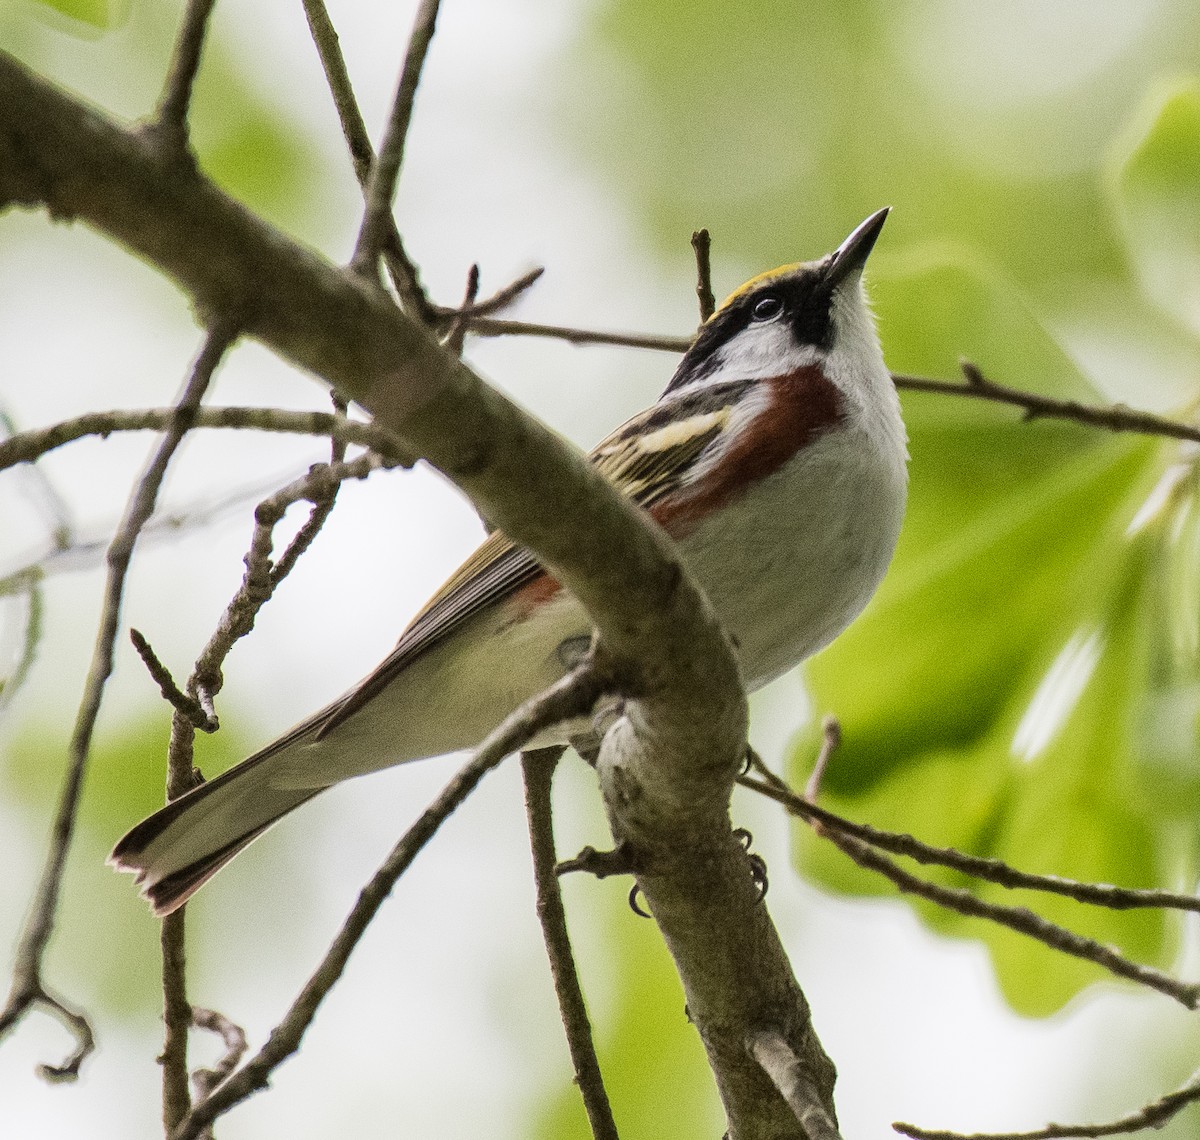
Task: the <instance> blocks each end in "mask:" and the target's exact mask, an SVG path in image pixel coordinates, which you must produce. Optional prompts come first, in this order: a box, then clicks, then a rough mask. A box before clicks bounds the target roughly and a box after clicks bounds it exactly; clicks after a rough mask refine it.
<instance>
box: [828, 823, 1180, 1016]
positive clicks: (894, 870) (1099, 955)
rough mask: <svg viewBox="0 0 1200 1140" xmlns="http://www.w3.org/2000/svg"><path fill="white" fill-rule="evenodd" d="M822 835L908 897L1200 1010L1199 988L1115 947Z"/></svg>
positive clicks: (857, 843)
mask: <svg viewBox="0 0 1200 1140" xmlns="http://www.w3.org/2000/svg"><path fill="white" fill-rule="evenodd" d="M822 830H823V833H824V835H825V836H826V838H828V839H829V840H830V841H831V842H833V843H835V844H836V845H837V846H838V847H840V848H841V849H842V850H843V851H844V852H845V853H846V854H847V855H849V856H850V858H851V859H853V860H854V862H856V863H857V864H858V865H859V866H860V867H866V868H867V869H868V870H871V871H877V872H878V873H879V874H881V875H883V876H884V877H885V878H887V879H890V880H891V881H892V882H893V883H894V884H895V885H896V887H897V888H898V889H899V890H901V891H903V892H905V893H909V894H915V895H918V896H919V897H921V898H924V899H928V900H929V901H930V902H934V903H937V904H938V905H939V906H943V907H946V908H947V909H948V910H953V911H956V912H957V913H959V914H963V915H967V916H968V917H971V918H984V919H987V920H988V921H989V922H994V923H996V924H998V925H999V926H1006V927H1008V928H1009V930H1015V931H1016V932H1017V933H1018V934H1025V935H1028V936H1029V937H1030V938H1033V939H1036V940H1037V941H1038V942H1041V943H1043V944H1044V945H1046V946H1049V947H1050V948H1051V949H1053V950H1059V951H1061V952H1062V953H1064V954H1070V955H1071V956H1072V957H1074V958H1082V959H1083V960H1084V961H1087V962H1094V963H1095V964H1096V965H1097V966H1100V967H1102V968H1103V969H1105V970H1108V971H1109V973H1112V974H1116V975H1117V976H1118V977H1121V978H1128V979H1129V980H1130V981H1133V982H1138V983H1139V984H1141V985H1143V986H1148V987H1149V988H1150V989H1154V990H1158V991H1159V993H1163V994H1166V995H1167V996H1168V997H1171V998H1174V999H1175V1000H1176V1001H1177V1002H1179V1003H1180V1005H1182V1006H1184V1007H1185V1008H1187V1009H1195V1008H1196V1007H1197V1006H1200V984H1197V983H1195V982H1181V981H1180V980H1179V979H1178V978H1173V977H1171V975H1170V974H1167V973H1164V972H1163V971H1162V970H1156V969H1155V968H1154V967H1153V966H1144V965H1142V964H1141V963H1139V962H1132V961H1130V960H1129V959H1128V958H1126V957H1125V956H1124V955H1123V954H1119V953H1118V952H1117V951H1116V950H1114V949H1113V948H1112V947H1111V946H1106V945H1104V943H1102V942H1097V941H1096V940H1095V939H1092V938H1084V937H1083V936H1082V935H1080V934H1076V933H1075V932H1074V931H1073V930H1067V929H1066V928H1065V927H1062V926H1059V925H1058V924H1057V923H1053V922H1050V921H1048V920H1047V919H1044V918H1042V917H1041V915H1038V914H1034V912H1033V911H1031V910H1029V909H1028V907H1023V906H1021V907H1018V906H1003V905H1001V904H999V903H989V902H984V901H983V900H982V899H980V898H977V897H976V896H975V895H973V894H972V893H971V892H970V891H968V890H965V889H963V888H961V887H943V886H938V885H936V884H934V883H930V882H927V881H926V880H924V879H921V878H918V877H917V876H916V875H912V874H909V872H907V871H905V870H903V869H902V868H901V867H898V866H897V865H896V864H895V863H893V862H892V861H891V860H890V859H888V858H887V857H886V856H884V855H881V854H879V852H878V851H876V850H875V849H874V848H872V847H871V846H870V845H869V844H867V843H864V842H862V840H860V839H854V838H853V837H852V836H849V835H843V834H841V833H839V832H837V831H835V830H833V829H832V828H830V829H822Z"/></svg>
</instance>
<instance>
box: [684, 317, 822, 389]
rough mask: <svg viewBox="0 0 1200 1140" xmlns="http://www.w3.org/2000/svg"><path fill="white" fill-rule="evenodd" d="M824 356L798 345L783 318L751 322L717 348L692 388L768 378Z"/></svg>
mask: <svg viewBox="0 0 1200 1140" xmlns="http://www.w3.org/2000/svg"><path fill="white" fill-rule="evenodd" d="M822 358H823V354H822V353H821V352H820V351H819V350H818V349H817V348H815V347H814V346H812V345H808V344H797V343H796V339H795V337H794V335H793V334H792V330H791V329H790V328H789V327H788V326H787V325H786V324H785V323H784V322H783V321H767V322H764V323H763V324H751V325H747V326H746V327H745V328H744V329H743V330H742V331H741V332H740V333H738V334H737V336H735V337H734V338H733V340H731V341H730V342H729V343H728V344H726V345H722V346H721V347H720V348H719V349H717V351H716V352H715V353H714V354H713V356H712V361H711V364H710V367H709V370H708V371H707V372H706V373H705V376H704V378H703V379H702V380H698V381H697V382H696V383H695V384H689V385H688V387H689V388H702V387H707V386H708V385H710V384H723V383H725V382H726V381H728V380H766V379H768V378H769V377H771V376H782V375H783V374H785V373H787V372H794V371H795V370H796V369H798V368H806V367H808V366H809V365H810V364H818V363H820V361H821V360H822Z"/></svg>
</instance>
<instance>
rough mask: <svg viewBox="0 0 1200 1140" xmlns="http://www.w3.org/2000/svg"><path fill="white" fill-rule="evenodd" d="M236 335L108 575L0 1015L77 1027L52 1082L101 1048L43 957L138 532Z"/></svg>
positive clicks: (137, 503) (161, 458) (200, 377)
mask: <svg viewBox="0 0 1200 1140" xmlns="http://www.w3.org/2000/svg"><path fill="white" fill-rule="evenodd" d="M235 336H236V333H235V330H234V328H233V326H232V325H230V324H229V323H221V324H219V325H217V326H215V327H214V328H213V329H212V331H210V332H209V333H208V335H207V336H206V338H205V341H204V347H203V348H202V349H201V351H200V354H199V356H197V358H196V361H195V363H194V364H193V366H192V370H191V374H190V375H189V377H188V380H187V382H186V384H185V385H184V388H183V392H182V394H181V395H180V398H179V401H178V403H177V404H176V407H175V415H174V417H173V419H172V422H171V424H170V426H169V428H168V429H167V431H166V434H165V435H164V437H163V439H162V440H161V442H160V443H159V445H158V447H157V449H156V450H155V453H154V455H153V457H152V458H151V460H150V462H149V464H148V465H147V467H146V470H145V472H144V473H143V474H142V476H141V478H139V480H138V482H137V484H136V486H135V487H134V490H133V493H132V494H131V496H130V499H129V503H128V505H127V506H126V508H125V514H124V517H123V518H122V520H121V524H120V526H119V527H118V528H117V532H116V534H114V535H113V540H112V542H111V544H110V545H109V548H108V575H107V579H106V581H105V589H104V600H103V602H102V605H101V611H100V619H99V623H98V624H99V631H98V633H97V636H96V646H95V649H94V651H93V654H92V663H91V667H90V668H89V670H88V676H87V681H86V682H85V686H84V694H83V698H82V700H81V702H80V706H79V711H78V714H77V716H76V720H75V729H74V732H73V733H72V736H71V743H70V748H69V752H68V766H67V775H66V778H65V780H64V782H63V789H62V793H61V798H60V800H59V807H58V812H57V814H56V816H55V820H54V827H53V831H52V833H51V843H50V851H49V853H48V855H47V858H46V864H45V867H44V869H43V871H42V877H41V880H40V881H39V883H38V886H37V890H36V892H35V894H34V899H33V903H32V907H31V910H30V914H29V917H28V919H27V920H26V922H25V926H24V929H23V930H22V933H21V940H20V943H19V944H18V947H17V955H16V961H15V963H14V965H13V982H12V989H11V991H10V993H9V997H8V1002H7V1004H6V1005H5V1008H4V1010H3V1011H0V1038H3V1037H4V1036H5V1035H6V1034H7V1033H8V1032H9V1031H10V1030H11V1029H12V1028H13V1027H14V1026H15V1025H16V1024H17V1023H18V1022H19V1021H20V1020H21V1018H22V1017H23V1016H24V1015H25V1013H26V1012H28V1011H29V1010H30V1009H31V1008H33V1007H34V1006H35V1005H42V1006H47V1007H49V1008H50V1009H52V1010H54V1011H55V1012H56V1013H57V1014H58V1015H59V1016H60V1017H61V1018H62V1019H63V1020H64V1021H66V1022H67V1023H68V1024H69V1025H70V1026H71V1027H72V1028H73V1029H74V1030H75V1032H76V1035H77V1047H76V1050H75V1052H74V1054H73V1055H72V1056H71V1057H70V1058H69V1059H68V1060H67V1061H65V1062H64V1063H63V1064H61V1065H58V1066H43V1068H42V1072H43V1074H44V1075H46V1076H49V1077H50V1078H51V1079H57V1080H73V1079H74V1078H75V1077H76V1076H77V1075H78V1073H79V1067H80V1065H81V1064H82V1063H83V1060H84V1058H85V1057H86V1056H87V1054H88V1053H89V1052H90V1051H91V1049H92V1047H93V1041H92V1033H91V1030H90V1028H88V1027H87V1023H86V1020H85V1019H84V1018H83V1015H82V1014H80V1013H78V1012H76V1011H75V1010H72V1009H69V1008H67V1007H66V1006H65V1005H63V1004H62V1003H61V1002H60V1001H59V1000H58V999H57V998H55V997H52V996H51V995H50V993H49V992H48V991H47V989H46V987H45V985H44V984H43V982H42V960H43V958H44V956H45V952H46V947H47V945H48V944H49V941H50V935H51V934H52V933H53V930H54V920H55V916H56V914H57V910H58V898H59V893H60V891H61V889H62V877H63V872H64V870H65V868H66V862H67V852H68V850H69V849H70V846H71V840H72V837H73V836H74V832H75V819H76V815H77V813H78V808H79V797H80V795H81V794H82V791H83V778H84V773H85V771H86V769H87V762H88V757H89V755H90V752H91V744H92V733H93V731H94V730H95V727H96V718H97V717H98V716H99V713H100V703H101V701H102V699H103V697H104V689H105V685H106V684H107V681H108V677H109V675H110V674H111V673H112V666H113V646H114V644H115V643H116V638H117V629H118V626H119V624H120V619H121V603H122V600H123V598H124V592H125V577H126V574H127V573H128V570H129V563H130V560H131V559H132V557H133V549H134V546H135V545H136V544H137V539H138V533H139V532H140V531H141V528H142V526H143V525H144V524H145V522H146V520H147V519H148V518H149V517H150V515H151V514H152V513H153V511H154V505H155V502H156V501H157V498H158V491H159V488H160V487H161V486H162V481H163V478H164V476H165V475H166V471H167V467H168V465H169V464H170V462H171V459H172V457H173V456H174V454H175V451H176V449H177V448H178V446H179V443H180V441H181V440H182V439H183V437H184V435H185V434H186V433H187V431H188V429H189V428H190V427H191V420H192V416H193V414H194V412H195V409H196V407H197V406H198V405H199V403H200V401H201V400H202V399H203V396H204V393H205V391H206V390H207V388H208V385H209V383H210V382H211V380H212V376H213V373H214V371H215V370H216V367H217V365H218V364H219V363H220V361H221V358H222V357H223V356H224V355H225V352H226V350H227V349H228V348H229V346H230V344H232V342H233V340H234V338H235ZM164 1072H165V1070H164ZM185 1079H186V1078H185Z"/></svg>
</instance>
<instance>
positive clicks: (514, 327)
mask: <svg viewBox="0 0 1200 1140" xmlns="http://www.w3.org/2000/svg"><path fill="white" fill-rule="evenodd" d="M468 323H469V324H470V326H471V331H472V332H473V333H475V334H476V336H537V337H548V338H550V339H552V340H565V341H567V342H568V343H570V344H608V345H614V346H616V347H618V348H652V349H657V350H658V351H660V352H687V350H688V348H689V347H690V346H691V343H692V337H690V336H656V335H655V334H654V333H617V332H600V331H599V330H597V329H577V328H573V327H571V326H569V325H540V324H531V323H530V322H528V321H506V320H501V319H499V318H498V317H470V318H469V319H468Z"/></svg>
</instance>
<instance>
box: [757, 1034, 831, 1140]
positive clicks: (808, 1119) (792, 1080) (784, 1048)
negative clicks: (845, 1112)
mask: <svg viewBox="0 0 1200 1140" xmlns="http://www.w3.org/2000/svg"><path fill="white" fill-rule="evenodd" d="M746 1049H747V1051H748V1052H749V1053H750V1055H751V1056H752V1057H753V1058H754V1059H755V1060H756V1061H757V1062H758V1063H759V1064H760V1065H761V1066H762V1068H763V1072H765V1073H766V1074H767V1076H768V1077H770V1078H771V1083H772V1084H773V1085H774V1086H775V1087H776V1088H777V1089H778V1090H779V1091H780V1092H781V1093H782V1094H783V1099H784V1100H786V1101H787V1102H788V1105H789V1106H790V1108H791V1110H792V1111H793V1112H794V1113H795V1114H796V1119H797V1120H798V1121H799V1122H800V1124H801V1126H802V1127H803V1128H804V1134H805V1135H806V1136H807V1137H808V1140H842V1135H841V1133H840V1132H839V1131H838V1129H837V1124H836V1123H835V1122H834V1121H833V1120H831V1119H830V1118H829V1114H828V1113H827V1112H826V1110H825V1107H824V1105H823V1104H822V1098H821V1096H820V1095H819V1093H818V1091H817V1090H816V1088H814V1087H813V1083H812V1080H811V1078H810V1077H809V1075H808V1072H807V1071H806V1069H805V1066H804V1065H803V1063H802V1062H801V1060H800V1058H798V1057H797V1056H796V1054H795V1053H793V1052H792V1050H791V1047H790V1046H789V1045H788V1043H787V1041H785V1040H784V1038H783V1036H782V1034H780V1033H779V1032H777V1031H776V1030H774V1029H764V1030H760V1031H758V1032H756V1033H752V1034H751V1035H750V1037H749V1038H748V1039H747V1041H746Z"/></svg>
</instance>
